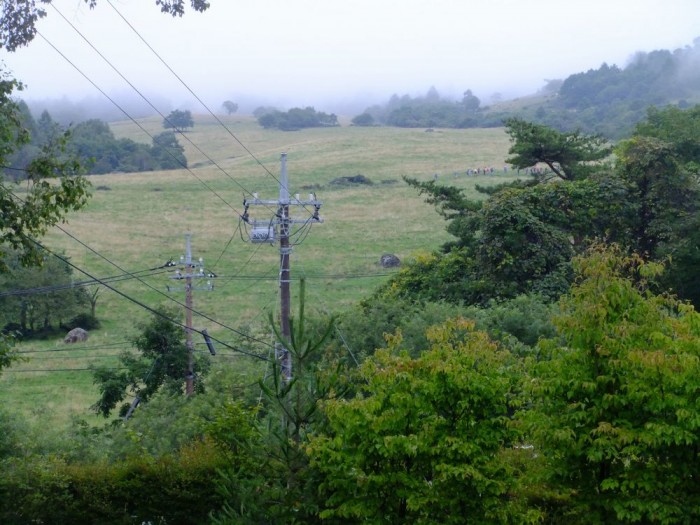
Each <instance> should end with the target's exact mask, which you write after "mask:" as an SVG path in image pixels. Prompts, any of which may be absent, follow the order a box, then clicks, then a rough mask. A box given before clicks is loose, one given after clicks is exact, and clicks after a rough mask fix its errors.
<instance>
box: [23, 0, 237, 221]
mask: <svg viewBox="0 0 700 525" xmlns="http://www.w3.org/2000/svg"><path fill="white" fill-rule="evenodd" d="M51 5H52V6H53V4H51ZM37 35H39V36H40V37H41V38H43V39H44V40H45V41H46V43H47V44H49V45H50V46H51V47H52V48H53V49H54V50H55V51H56V52H57V53H58V54H59V55H61V56H62V57H63V59H64V60H65V61H66V62H68V63H69V64H70V65H71V66H73V68H74V69H75V70H76V71H77V72H78V73H80V74H81V75H82V76H83V77H84V78H85V80H87V81H88V82H90V84H92V85H93V87H94V88H95V89H97V90H98V91H99V92H100V93H102V95H104V96H105V98H107V100H109V101H110V102H111V103H112V104H114V106H115V107H116V108H117V109H119V111H121V112H122V113H124V115H125V116H126V117H127V118H128V119H129V120H131V122H133V123H134V124H136V125H137V126H138V127H139V129H141V131H143V132H144V133H145V134H146V135H148V136H149V137H150V138H151V140H154V141H155V137H154V136H153V135H151V134H150V133H149V132H148V130H146V128H144V127H143V126H142V125H141V124H140V123H139V122H138V121H137V120H136V119H134V118H133V117H132V116H131V115H130V114H129V113H128V112H127V111H126V110H125V109H124V108H123V107H121V106H120V105H119V104H118V103H117V102H116V101H115V100H114V99H113V98H112V97H110V96H109V95H108V94H107V93H106V92H105V91H104V90H103V89H102V88H100V87H99V86H98V85H97V84H95V82H93V80H92V79H90V77H88V76H87V75H86V74H85V73H83V71H82V70H81V69H80V68H79V67H78V66H76V65H75V64H74V63H73V62H72V61H71V60H70V59H69V58H68V57H67V56H66V55H64V54H63V53H62V52H61V51H60V50H59V49H58V48H57V47H56V46H55V45H53V43H51V41H50V40H49V39H48V38H46V37H45V36H44V35H43V34H42V33H41V32H40V31H37ZM180 134H181V135H182V136H183V137H184V138H186V139H187V140H188V141H189V139H188V138H187V137H185V135H184V134H182V133H180ZM190 142H191V141H190ZM165 151H166V152H167V153H168V155H170V156H171V157H172V158H173V159H175V161H176V162H177V163H178V164H179V165H180V166H182V167H183V168H184V169H185V170H187V171H188V172H189V173H190V175H192V176H193V177H194V178H195V179H197V180H198V181H199V182H200V183H201V184H202V185H203V186H204V187H205V188H207V189H208V190H209V191H211V192H212V193H213V194H214V195H216V196H217V197H218V198H219V199H220V200H221V201H222V202H223V203H224V204H226V206H228V207H229V208H231V209H232V210H233V211H234V213H236V215H238V216H239V217H241V214H240V213H239V212H238V210H236V209H235V208H234V207H233V206H231V204H230V203H229V202H228V201H227V200H226V199H224V198H223V197H222V196H221V195H219V194H218V193H217V192H216V191H215V190H214V189H213V188H212V187H211V186H209V185H208V184H207V183H206V182H204V181H203V180H202V179H201V178H199V177H198V176H197V175H196V174H195V173H194V172H193V171H192V170H191V169H190V168H189V167H188V166H187V165H186V164H183V162H182V160H180V159H179V158H178V157H177V155H175V154H173V153H172V152H171V151H170V150H169V149H168V148H165Z"/></svg>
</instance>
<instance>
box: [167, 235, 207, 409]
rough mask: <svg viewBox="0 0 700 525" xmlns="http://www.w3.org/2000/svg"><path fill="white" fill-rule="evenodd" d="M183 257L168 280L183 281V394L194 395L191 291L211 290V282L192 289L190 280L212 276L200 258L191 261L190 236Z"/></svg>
mask: <svg viewBox="0 0 700 525" xmlns="http://www.w3.org/2000/svg"><path fill="white" fill-rule="evenodd" d="M185 244H186V247H185V255H184V256H180V266H181V268H178V269H177V270H175V275H171V276H170V279H175V280H182V279H184V280H185V345H186V346H187V369H186V370H185V394H187V395H188V396H189V395H192V394H193V393H194V343H193V342H192V331H193V330H192V291H193V290H213V288H214V287H213V285H212V284H211V281H207V286H206V287H193V286H192V279H198V278H203V277H213V274H209V275H207V274H205V273H204V260H203V259H202V258H201V257H200V258H199V261H198V262H194V261H193V260H192V234H191V233H187V234H185ZM167 289H168V291H169V292H171V291H175V290H177V288H173V287H171V286H168V287H167Z"/></svg>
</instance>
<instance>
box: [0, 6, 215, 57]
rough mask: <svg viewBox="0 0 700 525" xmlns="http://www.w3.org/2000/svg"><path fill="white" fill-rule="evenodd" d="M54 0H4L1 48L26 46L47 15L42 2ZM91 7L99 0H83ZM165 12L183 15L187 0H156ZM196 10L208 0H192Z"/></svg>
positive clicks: (0, 25)
mask: <svg viewBox="0 0 700 525" xmlns="http://www.w3.org/2000/svg"><path fill="white" fill-rule="evenodd" d="M51 1H52V0H3V2H2V15H1V16H0V48H5V49H7V50H8V51H15V50H16V49H17V48H18V47H22V46H26V45H27V44H29V42H31V41H32V40H33V39H34V37H35V36H36V23H37V21H38V20H39V19H40V18H43V17H45V16H46V9H45V8H44V7H42V5H41V4H50V3H51ZM83 1H84V2H85V3H86V4H87V5H88V6H90V8H93V7H95V6H96V5H97V2H98V0H83ZM155 4H156V5H157V6H159V7H160V10H161V11H162V12H163V13H168V14H171V15H172V16H182V15H183V14H184V12H185V0H155ZM190 6H191V7H192V9H193V10H194V11H200V12H201V11H205V10H206V9H208V8H209V2H207V1H206V0H190Z"/></svg>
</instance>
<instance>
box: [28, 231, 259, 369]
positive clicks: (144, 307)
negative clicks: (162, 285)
mask: <svg viewBox="0 0 700 525" xmlns="http://www.w3.org/2000/svg"><path fill="white" fill-rule="evenodd" d="M61 230H62V229H61ZM62 231H64V232H65V230H62ZM66 233H67V232H66ZM25 238H26V239H27V240H28V241H30V242H32V243H34V244H36V245H37V246H38V247H39V248H41V249H43V250H44V251H46V252H47V253H49V254H51V255H53V256H54V257H57V258H58V259H59V260H61V261H63V262H64V263H66V264H68V265H69V266H71V267H72V268H74V269H76V270H78V271H79V272H81V273H83V274H85V275H86V276H88V277H90V278H91V279H94V280H96V281H99V279H98V278H97V277H95V276H94V275H91V274H90V273H88V272H87V271H86V270H83V269H82V268H80V267H78V266H76V265H75V264H73V263H72V262H70V261H69V260H67V259H66V258H65V257H61V256H60V255H58V254H57V253H55V252H53V251H51V250H50V249H48V248H47V247H46V246H44V245H43V244H41V243H40V242H39V241H37V240H36V239H34V238H32V237H29V236H26V235H25ZM76 240H77V239H76ZM79 242H80V241H79ZM81 244H82V243H81ZM86 247H87V246H86ZM95 253H96V252H95ZM105 260H106V259H105ZM112 264H114V263H112ZM100 284H102V285H103V286H105V287H106V288H109V289H110V290H112V291H113V292H115V293H117V294H118V295H120V296H122V297H123V298H124V299H126V300H128V301H131V302H132V303H134V304H136V305H138V306H140V307H141V308H143V309H144V310H148V311H149V312H151V313H152V314H154V315H157V316H158V317H161V318H162V319H165V320H167V321H169V322H171V323H173V324H174V325H177V326H179V327H181V328H186V327H185V325H184V324H183V323H181V322H179V321H176V320H174V319H171V318H170V317H168V316H167V315H164V314H163V313H162V312H159V311H158V310H155V309H154V308H151V307H150V306H148V305H146V304H144V303H142V302H141V301H139V300H137V299H134V298H133V297H130V296H129V295H127V294H125V293H124V292H121V291H120V290H118V289H117V288H115V287H113V286H111V285H110V284H109V283H104V282H100ZM211 320H212V321H213V322H216V321H214V320H213V319H211ZM217 324H219V325H220V326H224V325H222V324H221V323H217ZM231 330H232V331H234V332H236V333H239V334H240V335H243V336H244V337H247V336H246V334H243V332H238V331H237V330H234V329H231ZM192 331H194V332H197V333H198V334H200V335H201V334H202V331H201V330H197V329H195V328H193V329H192ZM210 338H211V339H212V340H214V341H216V342H217V343H219V344H223V345H224V346H225V347H227V348H230V349H232V350H235V351H236V352H240V353H242V354H245V355H248V356H250V357H254V358H256V359H261V360H263V361H264V360H267V358H266V357H264V356H261V355H258V354H254V353H252V352H248V351H246V350H241V349H240V348H236V347H234V346H232V345H229V344H226V343H224V342H222V341H219V340H218V339H216V338H214V337H211V336H210ZM249 339H252V340H255V339H253V338H249ZM259 342H261V341H259ZM263 344H265V345H267V343H263Z"/></svg>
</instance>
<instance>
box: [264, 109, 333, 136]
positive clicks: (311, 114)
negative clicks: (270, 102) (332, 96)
mask: <svg viewBox="0 0 700 525" xmlns="http://www.w3.org/2000/svg"><path fill="white" fill-rule="evenodd" d="M256 117H257V119H258V123H259V124H260V125H261V126H262V127H263V128H265V129H270V128H277V129H280V130H282V131H296V130H299V129H303V128H326V127H333V126H338V125H339V124H338V117H337V116H336V115H335V114H333V113H331V114H328V113H324V112H322V111H316V110H315V109H314V108H312V107H306V108H303V109H302V108H292V109H290V110H289V111H286V112H284V111H279V110H277V109H271V108H270V109H262V110H261V111H260V112H259V114H258V115H256Z"/></svg>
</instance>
